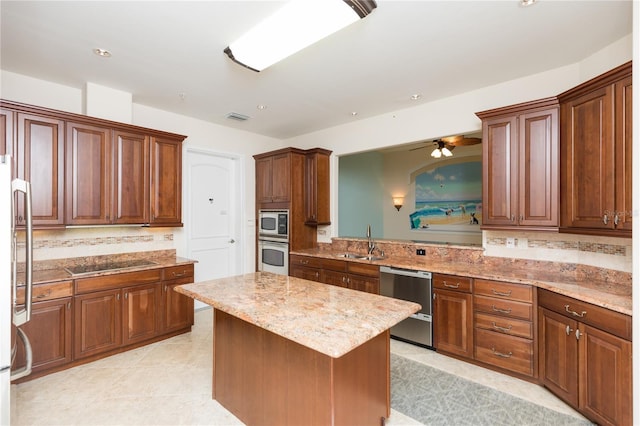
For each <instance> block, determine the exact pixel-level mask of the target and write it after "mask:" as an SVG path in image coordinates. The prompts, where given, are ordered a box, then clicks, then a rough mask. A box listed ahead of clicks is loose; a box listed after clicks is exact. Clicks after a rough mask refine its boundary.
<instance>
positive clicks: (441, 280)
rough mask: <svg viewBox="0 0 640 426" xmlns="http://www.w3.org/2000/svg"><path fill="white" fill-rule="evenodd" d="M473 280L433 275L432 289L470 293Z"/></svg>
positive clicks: (454, 276)
mask: <svg viewBox="0 0 640 426" xmlns="http://www.w3.org/2000/svg"><path fill="white" fill-rule="evenodd" d="M472 283H473V279H471V278H469V277H458V276H456V275H442V274H433V288H440V289H443V290H455V291H464V292H465V293H471V287H472Z"/></svg>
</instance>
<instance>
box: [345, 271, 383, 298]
mask: <svg viewBox="0 0 640 426" xmlns="http://www.w3.org/2000/svg"><path fill="white" fill-rule="evenodd" d="M347 280H348V282H349V288H350V289H352V290H359V291H364V292H366V293H373V294H380V280H379V279H378V278H371V277H364V276H361V275H349V277H348V278H347Z"/></svg>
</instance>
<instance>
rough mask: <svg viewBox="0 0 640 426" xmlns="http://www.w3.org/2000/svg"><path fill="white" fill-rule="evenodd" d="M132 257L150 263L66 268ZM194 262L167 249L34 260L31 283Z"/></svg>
mask: <svg viewBox="0 0 640 426" xmlns="http://www.w3.org/2000/svg"><path fill="white" fill-rule="evenodd" d="M133 259H144V260H148V261H150V262H151V263H150V264H148V265H136V266H134V267H130V268H121V269H109V270H105V271H96V272H90V273H83V274H76V275H74V274H71V273H69V271H68V270H67V269H68V268H70V267H73V266H86V265H90V264H95V263H100V262H105V261H107V260H108V261H110V262H114V261H123V260H124V261H126V260H133ZM193 263H196V262H195V261H194V260H191V259H186V258H183V257H179V256H176V255H175V254H171V253H167V251H159V252H146V253H145V252H141V253H136V254H135V256H132V255H113V256H95V257H86V258H73V259H60V260H55V261H45V262H35V263H34V270H33V284H42V283H51V282H59V281H67V280H73V279H79V278H90V277H99V276H105V275H112V274H121V273H125V272H134V271H144V270H149V269H158V268H167V267H172V266H180V265H189V264H193ZM24 280H25V274H24V271H19V272H18V285H19V286H21V285H24Z"/></svg>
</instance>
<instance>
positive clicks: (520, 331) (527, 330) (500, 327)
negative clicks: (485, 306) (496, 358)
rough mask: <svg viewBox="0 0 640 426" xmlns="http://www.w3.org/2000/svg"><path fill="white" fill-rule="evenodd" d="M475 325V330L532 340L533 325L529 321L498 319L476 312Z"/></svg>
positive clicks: (494, 316) (497, 317)
mask: <svg viewBox="0 0 640 426" xmlns="http://www.w3.org/2000/svg"><path fill="white" fill-rule="evenodd" d="M475 325H476V327H477V328H482V329H484V330H491V331H495V332H497V333H504V334H509V335H512V336H519V337H524V338H525V339H532V338H533V325H532V323H531V321H523V320H518V319H515V318H508V317H499V316H496V315H488V314H483V313H480V312H476V314H475Z"/></svg>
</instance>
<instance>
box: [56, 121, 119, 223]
mask: <svg viewBox="0 0 640 426" xmlns="http://www.w3.org/2000/svg"><path fill="white" fill-rule="evenodd" d="M112 152H113V150H112V145H111V129H109V128H108V127H99V126H92V125H87V124H84V123H73V122H68V123H67V138H66V154H67V159H66V163H65V165H66V174H67V176H66V196H67V200H66V206H67V213H66V216H67V217H66V223H67V224H70V225H104V224H109V223H111V211H110V208H111V181H112V173H111V164H112Z"/></svg>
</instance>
